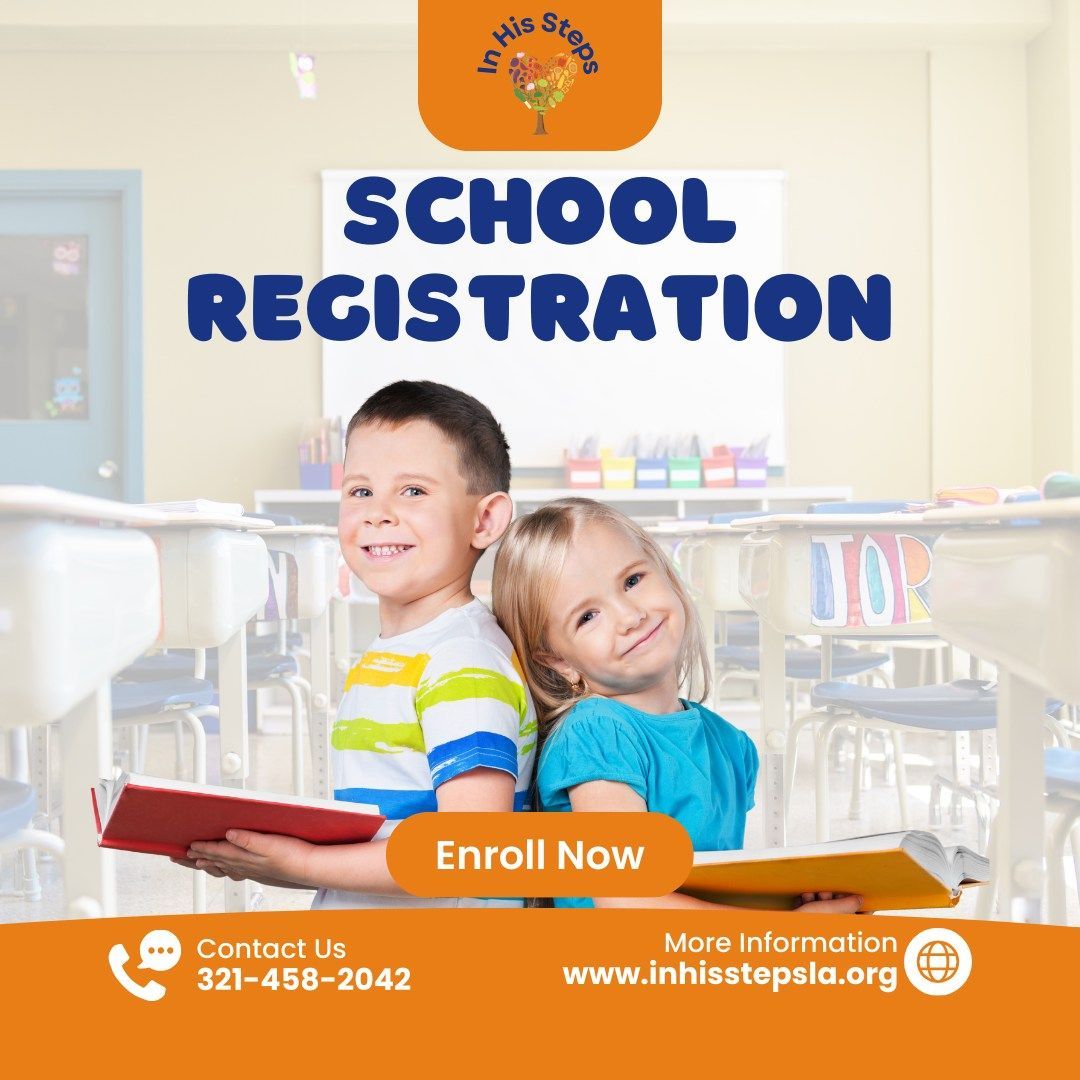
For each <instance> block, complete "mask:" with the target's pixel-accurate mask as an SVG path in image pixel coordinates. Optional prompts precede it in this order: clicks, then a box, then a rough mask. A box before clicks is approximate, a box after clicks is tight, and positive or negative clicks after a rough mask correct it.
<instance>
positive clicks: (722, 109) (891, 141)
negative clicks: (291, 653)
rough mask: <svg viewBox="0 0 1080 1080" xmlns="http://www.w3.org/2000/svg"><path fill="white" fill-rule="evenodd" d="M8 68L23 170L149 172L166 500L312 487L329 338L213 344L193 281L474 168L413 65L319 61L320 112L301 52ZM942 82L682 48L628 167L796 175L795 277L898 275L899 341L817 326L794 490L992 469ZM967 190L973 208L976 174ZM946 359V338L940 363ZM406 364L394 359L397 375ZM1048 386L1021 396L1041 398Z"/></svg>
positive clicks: (896, 488)
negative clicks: (941, 451)
mask: <svg viewBox="0 0 1080 1080" xmlns="http://www.w3.org/2000/svg"><path fill="white" fill-rule="evenodd" d="M1005 53H1008V50H1003V51H1002V53H1001V54H998V53H995V55H994V56H992V57H988V58H986V59H985V62H983V61H980V62H979V63H977V64H976V65H975V67H976V68H977V70H978V71H979V72H980V76H979V79H978V80H976V82H975V83H974V84H973V85H980V86H986V87H990V88H993V87H995V85H996V81H997V79H998V78H999V76H1001V75H1004V76H1005V81H1004V83H1003V84H1002V86H1001V87H998V88H997V89H995V90H994V97H993V102H994V106H995V108H997V107H998V106H1003V107H1004V108H1005V112H1006V115H1007V118H1008V140H1007V142H1006V150H1007V152H1008V153H1009V154H1011V153H1013V152H1014V151H1016V150H1017V146H1018V141H1019V140H1020V139H1021V134H1020V128H1019V127H1018V126H1017V121H1016V114H1017V112H1018V110H1019V111H1022V109H1023V101H1024V97H1023V94H1024V86H1023V65H1022V53H1021V54H1019V56H1020V59H1019V60H1018V59H1017V54H1016V53H1008V55H1004V54H1005ZM4 70H5V75H6V77H7V79H8V81H9V85H11V86H17V87H18V88H19V98H20V104H19V108H18V109H17V110H9V111H7V112H6V113H5V115H4V116H3V117H2V119H0V132H2V135H3V138H2V140H0V145H3V147H4V149H3V152H2V161H3V167H5V168H141V169H142V170H143V184H144V191H143V194H144V214H145V219H144V274H145V318H144V323H145V358H146V360H145V369H146V370H145V405H146V425H145V430H146V471H147V485H148V490H147V496H148V497H149V498H151V499H172V498H182V497H188V496H191V495H196V494H197V495H202V496H206V497H211V498H222V499H235V500H238V501H241V502H245V503H247V504H249V505H250V502H251V493H252V491H253V489H255V488H257V487H291V486H294V485H295V456H294V455H295V442H296V438H297V435H298V428H299V425H300V424H301V422H302V421H303V420H304V419H305V418H307V417H309V416H311V415H315V414H317V413H318V411H319V388H320V372H319V361H320V352H319V342H318V339H316V338H315V337H314V336H312V335H310V334H305V335H303V336H302V337H301V338H300V339H299V340H298V341H295V342H287V343H262V342H257V341H253V340H248V341H245V342H243V343H240V344H236V345H233V344H228V343H221V342H214V343H210V344H200V343H198V342H195V341H194V340H193V339H192V338H191V337H190V335H189V334H188V332H187V329H186V325H185V286H186V281H187V278H188V277H189V276H191V275H192V274H196V273H203V272H207V271H222V272H228V273H232V274H235V275H236V276H238V277H240V278H241V279H244V278H250V276H251V275H253V274H254V273H257V272H262V273H267V272H296V273H302V274H303V275H304V276H305V279H314V278H315V277H317V276H318V274H319V270H320V252H319V232H320V229H319V221H320V184H319V171H320V169H322V168H335V167H337V168H345V167H355V168H358V169H363V168H367V167H378V166H406V165H407V166H414V167H417V168H426V167H447V168H452V167H455V166H459V165H460V164H461V163H462V157H461V155H460V154H458V153H455V152H453V151H450V150H448V149H445V148H443V147H442V146H440V145H439V144H438V143H436V142H435V141H434V140H433V139H432V138H431V137H430V136H429V135H428V134H427V132H426V131H425V130H424V128H423V127H422V125H421V122H420V119H419V116H418V114H417V112H416V109H415V103H414V98H415V78H416V69H415V59H414V57H412V56H411V55H410V54H407V53H401V52H381V53H378V52H372V53H351V54H350V53H327V54H325V55H323V56H320V58H319V71H318V76H319V88H320V98H319V100H318V101H317V102H315V103H308V102H301V101H299V100H298V98H297V95H296V92H295V89H294V87H293V84H292V80H291V79H290V78H289V73H288V67H287V61H286V58H285V56H283V55H277V54H276V53H275V54H263V53H237V54H227V53H215V52H203V53H199V54H192V53H164V52H163V53H153V54H151V53H124V54H105V53H96V54H89V53H87V54H80V53H70V52H66V53H62V54H61V53H38V54H18V55H8V56H5V58H4ZM932 85H933V84H932V81H931V79H930V66H929V61H928V56H927V53H926V52H925V51H918V50H912V51H905V52H887V51H885V52H832V53H826V52H776V53H765V52H746V53H731V54H716V53H711V54H695V53H678V54H675V53H669V54H667V56H666V58H665V86H664V95H665V110H664V112H663V114H662V116H661V119H660V122H659V123H658V125H657V127H656V129H655V130H654V132H653V133H652V135H651V136H649V137H648V138H647V139H646V140H645V141H644V142H643V143H642V144H640V145H639V146H638V147H636V148H634V149H632V150H630V151H628V152H626V153H624V154H621V155H620V156H619V159H618V164H619V165H620V166H629V165H640V166H642V167H660V166H665V167H695V166H698V167H702V168H708V167H722V168H742V167H745V168H782V169H786V170H787V171H788V173H789V207H788V236H789V246H788V268H789V269H791V270H793V271H798V272H800V273H805V274H807V275H808V276H810V277H812V278H814V279H816V280H819V281H823V280H824V279H825V278H827V276H828V275H829V274H832V273H837V272H843V273H851V274H853V275H855V276H865V275H869V274H871V273H885V274H887V275H888V276H889V277H890V278H891V279H892V282H893V290H894V296H893V299H894V326H893V337H892V340H891V341H889V342H888V343H885V344H882V345H878V344H870V343H867V342H864V341H859V340H858V338H856V339H855V340H853V341H852V342H850V343H837V342H833V341H831V339H829V338H827V337H824V336H818V337H814V338H811V339H809V340H808V341H805V342H801V343H797V344H794V345H792V346H791V347H790V349H789V353H788V383H787V394H788V417H789V420H788V423H789V446H790V462H791V464H790V469H789V479H790V480H791V481H792V482H794V483H798V484H803V483H815V482H818V483H836V482H850V483H852V484H854V486H855V488H856V491H857V493H858V494H860V495H863V496H873V495H914V496H917V495H920V494H924V493H926V492H927V491H928V490H929V487H930V483H931V476H932V475H933V477H934V479H941V480H948V481H952V480H956V479H968V478H969V477H968V476H967V475H965V476H963V477H955V476H952V475H948V469H947V468H945V467H944V466H943V467H941V468H939V467H937V466H935V464H934V457H933V456H934V454H935V453H936V452H937V446H936V443H937V442H940V439H941V432H942V431H943V430H944V428H943V426H942V424H943V421H942V416H941V414H940V410H938V415H937V418H936V419H935V408H936V407H937V403H935V402H934V400H933V397H932V394H931V385H932V383H934V369H933V367H932V354H931V289H932V281H931V273H930V271H931V250H932V246H931V201H930V192H931V184H932V179H933V177H932V175H931V160H930V152H931V146H932V145H933V143H932V139H931V131H930V115H931V105H932V103H931V101H930V87H931V86H932ZM949 107H950V109H951V110H952V115H953V119H954V122H956V123H962V122H963V119H964V116H965V114H966V111H968V112H971V113H972V114H973V115H974V114H977V113H978V112H979V110H980V109H982V108H983V107H984V106H983V102H982V101H981V99H980V98H978V97H977V96H976V97H967V98H965V97H964V96H963V95H961V96H960V97H958V98H956V100H954V101H952V103H951V105H950V106H949ZM993 119H994V118H993V117H992V116H989V115H988V116H987V117H986V118H984V119H977V120H976V126H977V127H978V128H979V130H980V132H981V133H982V134H981V135H980V140H982V141H980V142H979V143H978V145H977V146H976V148H975V150H974V151H973V153H974V157H975V160H974V166H975V168H976V169H979V170H981V169H982V168H984V167H985V166H986V165H987V164H988V163H989V164H991V165H993V166H994V167H995V168H996V167H1000V166H1001V165H1002V160H1001V158H1002V156H1003V155H989V156H988V155H987V153H986V150H987V148H986V145H985V134H986V131H987V128H988V125H991V124H992V123H993ZM579 160H580V159H579V158H577V157H575V156H574V155H553V154H545V155H537V156H533V155H527V154H517V155H509V154H504V155H497V154H491V155H476V156H471V157H470V165H474V164H480V165H486V164H489V165H491V166H492V167H510V166H513V167H520V168H528V167H530V166H536V167H539V166H548V167H552V166H555V167H559V166H568V165H573V164H574V163H576V162H578V161H579ZM1024 160H1025V158H1024V156H1023V154H1022V153H1021V155H1020V158H1019V163H1018V164H1017V165H1016V166H1015V169H1014V170H1013V171H1011V172H1008V177H1009V182H1008V184H1006V185H1005V187H1004V189H1002V190H997V189H996V187H995V185H994V184H991V183H986V182H982V183H970V182H969V183H968V184H967V190H966V193H963V195H962V197H963V200H964V210H965V220H968V219H969V217H970V220H971V221H977V220H980V219H982V220H985V221H987V222H995V223H996V222H997V221H998V220H1000V219H999V215H1000V214H1001V213H1002V212H1003V211H1007V210H1009V209H1010V206H1011V204H1012V203H1013V202H1014V201H1016V200H1021V199H1022V200H1023V206H1024V208H1025V213H1026V206H1027V187H1026V184H1020V183H1019V182H1018V181H1017V180H1016V177H1015V175H1014V172H1015V170H1016V169H1018V170H1021V171H1023V162H1024ZM590 163H591V164H594V165H595V164H597V162H596V160H595V158H590ZM970 173H971V168H969V166H968V164H966V163H965V157H964V154H963V153H954V155H953V162H952V167H951V175H952V177H953V182H954V183H956V184H960V183H962V182H964V181H965V180H970ZM976 175H977V177H978V178H979V179H982V180H984V181H985V176H984V175H983V174H982V173H981V172H977V173H976ZM954 192H955V195H954V197H957V198H960V197H961V189H960V188H959V187H956V188H954ZM982 207H985V212H983V210H982V209H981V208H982ZM935 220H938V219H935ZM974 235H975V234H974V232H971V233H970V236H971V237H972V238H973V237H974ZM962 239H963V237H961V238H960V239H958V241H957V242H958V243H960V241H961V240H962ZM1026 243H1027V238H1026V233H1025V234H1024V235H1020V234H1016V235H1015V236H1012V238H1011V239H1010V240H1009V243H1008V244H1007V246H1006V251H1005V253H1006V254H1007V255H1008V256H1009V258H1010V259H1012V258H1014V257H1016V258H1020V257H1021V254H1022V252H1023V250H1024V245H1025V244H1026ZM955 250H956V251H957V252H959V251H961V250H963V249H962V248H961V247H957V248H956V249H955ZM971 254H972V252H971V250H967V255H968V256H969V257H970V256H971ZM935 265H937V264H936V263H935ZM1008 271H1009V268H1008V267H1006V272H1008ZM991 299H992V300H993V301H994V302H993V304H992V305H985V306H983V307H981V308H980V309H979V310H980V312H981V317H982V318H984V319H986V320H988V321H989V325H988V327H987V329H986V330H985V331H984V332H983V334H982V336H981V337H980V339H979V341H978V342H976V343H970V344H966V343H965V342H964V341H963V340H961V339H956V340H955V341H954V344H955V348H952V347H950V349H949V351H948V354H947V359H948V363H949V365H950V369H949V370H950V374H949V385H951V386H953V387H960V386H962V385H963V382H964V379H965V378H968V379H970V380H981V379H983V378H984V374H985V373H984V368H983V363H984V359H985V350H986V347H990V348H991V351H992V352H994V348H995V344H994V343H995V342H996V341H1000V342H1002V343H1004V344H1002V346H1001V348H1000V349H998V350H997V351H996V352H994V356H995V357H996V359H995V360H994V364H995V368H994V370H995V371H1004V370H1005V369H1006V367H1007V364H1006V362H1005V359H1004V358H1005V356H1006V354H1007V353H1008V354H1009V355H1013V354H1015V356H1016V358H1017V362H1018V363H1019V362H1020V361H1021V359H1022V341H1023V340H1024V338H1025V336H1026V335H1029V334H1030V327H1029V324H1028V315H1027V309H1026V307H1025V306H1024V305H1019V306H1014V305H1009V304H999V303H997V301H998V299H1000V294H999V293H994V294H993V296H992V297H991ZM965 310H973V308H971V307H970V305H969V307H968V308H967V309H965ZM945 359H946V354H944V353H943V351H942V350H940V349H935V350H934V352H933V363H934V364H941V363H943V362H945ZM357 362H358V363H362V362H364V359H363V345H362V342H361V343H359V344H358V345H357ZM394 374H395V373H394V371H393V370H392V368H391V367H389V366H388V367H387V370H386V372H385V375H386V378H387V379H388V380H389V379H391V378H392V377H393V376H394ZM1025 378H1027V376H1026V375H1023V374H1022V375H1020V376H1018V377H1017V379H1014V380H1013V382H1010V383H1009V384H1008V392H1009V393H1010V395H1011V394H1013V393H1014V392H1015V393H1018V394H1020V395H1021V399H1022V400H1027V401H1030V399H1031V398H1030V395H1031V390H1030V386H1027V387H1026V388H1025V386H1024V385H1023V384H1024V380H1025ZM934 385H938V384H936V383H934ZM984 389H985V393H986V396H987V397H988V398H989V397H991V396H992V392H991V391H992V388H991V387H989V386H984ZM1025 393H1026V394H1027V398H1024V397H1023V395H1024V394H1025ZM955 396H956V395H955V393H953V394H950V395H946V398H945V400H946V401H951V400H952V398H953V397H955ZM1025 415H1026V416H1028V417H1030V410H1026V413H1025ZM1027 424H1028V425H1029V426H1028V427H1027V428H1025V427H1024V424H1019V425H1014V426H1013V427H1010V428H1008V429H1007V430H1005V431H1004V432H1003V431H1002V430H1000V429H998V430H994V429H992V428H991V426H989V425H984V424H971V425H970V426H968V425H967V424H965V426H964V428H963V451H964V453H963V458H962V460H963V462H964V463H967V462H979V461H981V460H984V458H985V460H987V461H990V462H992V463H997V462H998V461H999V460H1006V461H1011V462H1014V463H1015V462H1021V463H1025V467H1030V419H1028V421H1027ZM932 432H935V433H936V434H935V435H934V438H933V439H932ZM1002 439H1004V440H1005V442H1006V443H1007V447H1006V449H1005V450H1002V449H1001V441H1002ZM1025 442H1026V445H1027V449H1025V450H1024V451H1023V452H1022V453H1019V454H1017V453H1013V449H1014V448H1015V447H1018V446H1020V444H1024V443H1025ZM943 460H946V461H949V460H951V459H943ZM958 460H959V459H958ZM1019 471H1022V470H1019ZM1012 475H1013V474H1012V473H1010V474H1009V476H1010V479H1011V478H1012ZM984 478H985V477H984V476H983V475H980V476H979V477H978V479H984Z"/></svg>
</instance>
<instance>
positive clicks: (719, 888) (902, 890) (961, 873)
mask: <svg viewBox="0 0 1080 1080" xmlns="http://www.w3.org/2000/svg"><path fill="white" fill-rule="evenodd" d="M989 879H990V863H989V861H988V860H987V859H986V858H984V857H983V856H982V855H979V854H977V853H976V852H974V851H971V850H970V849H969V848H965V847H945V846H943V845H942V843H941V841H940V840H938V838H937V837H936V836H934V835H932V834H931V833H927V832H918V831H915V830H909V831H907V832H892V833H880V834H878V835H875V836H858V837H855V838H853V839H850V840H834V841H832V842H830V843H827V844H807V845H805V846H801V847H786V848H764V849H761V850H759V851H698V852H695V854H694V866H693V869H692V870H691V871H690V876H689V877H688V878H687V879H686V882H685V883H684V884H683V886H682V889H681V890H680V891H681V892H685V893H689V894H690V895H691V896H696V897H699V898H700V899H703V900H712V901H714V902H715V903H719V904H731V905H733V906H735V907H749V908H767V909H774V910H790V909H793V908H795V907H796V906H797V901H798V898H799V896H800V894H802V893H804V892H834V893H849V894H852V893H853V894H857V895H859V896H861V897H862V898H863V906H862V907H861V908H860V909H859V910H860V911H890V910H892V911H897V910H900V911H903V910H908V909H912V908H947V907H954V906H955V905H956V904H957V903H959V901H960V895H961V891H962V890H963V889H964V888H965V887H967V886H969V885H984V884H986V882H987V881H989Z"/></svg>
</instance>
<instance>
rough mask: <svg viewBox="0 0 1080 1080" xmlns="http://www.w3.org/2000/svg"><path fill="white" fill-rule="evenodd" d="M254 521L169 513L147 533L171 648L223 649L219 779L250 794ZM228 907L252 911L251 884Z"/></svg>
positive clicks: (259, 565) (235, 885)
mask: <svg viewBox="0 0 1080 1080" xmlns="http://www.w3.org/2000/svg"><path fill="white" fill-rule="evenodd" d="M273 528H274V523H273V522H272V521H267V520H265V519H263V518H255V517H244V516H238V517H231V516H224V517H223V516H221V515H219V514H207V513H199V512H195V513H188V512H168V513H166V514H165V521H164V522H162V523H160V524H156V525H154V526H152V527H150V528H148V529H147V530H146V531H147V533H148V535H149V536H150V538H151V539H152V540H153V542H154V544H155V545H156V547H157V550H158V554H159V556H160V559H161V585H162V627H161V635H160V637H159V638H158V644H159V645H161V646H164V647H165V648H170V649H210V648H217V650H218V699H219V724H220V727H219V731H220V737H219V742H220V750H219V756H220V762H221V780H222V783H223V784H226V785H228V786H231V787H244V786H245V784H246V781H247V778H248V775H249V773H250V771H251V751H250V747H249V745H248V708H247V696H248V679H247V623H248V620H249V619H251V618H252V617H253V616H254V615H255V614H256V612H258V611H259V609H260V608H262V607H263V605H264V604H265V603H266V598H267V593H268V591H269V567H270V562H269V556H268V554H267V548H266V543H265V541H264V540H263V539H262V536H261V535H259V534H260V533H266V532H269V531H270V530H272V529H273ZM225 895H226V908H227V909H228V910H246V908H247V906H248V895H249V889H248V883H247V882H235V881H229V882H227V883H226V887H225Z"/></svg>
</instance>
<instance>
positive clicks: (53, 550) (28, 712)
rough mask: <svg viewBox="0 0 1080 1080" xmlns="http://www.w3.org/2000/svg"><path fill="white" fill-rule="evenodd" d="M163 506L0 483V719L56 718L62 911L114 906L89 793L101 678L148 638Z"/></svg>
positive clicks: (102, 722)
mask: <svg viewBox="0 0 1080 1080" xmlns="http://www.w3.org/2000/svg"><path fill="white" fill-rule="evenodd" d="M164 519H165V515H164V514H162V513H161V512H159V511H154V510H148V509H144V508H142V507H138V506H129V505H127V504H124V503H118V502H112V501H110V500H105V499H95V498H91V497H89V496H83V495H73V494H70V493H68V492H63V491H56V490H54V489H52V488H43V487H30V486H25V487H24V486H19V485H13V486H4V487H0V728H9V729H10V728H16V727H26V726H38V725H42V724H49V723H52V722H53V721H60V726H61V739H62V743H61V773H60V775H61V789H62V800H63V807H64V815H63V837H64V849H65V851H64V863H65V865H64V888H65V895H66V899H67V910H68V913H69V915H72V916H97V915H114V914H115V913H116V873H115V866H114V863H113V853H112V852H110V851H106V850H104V849H102V848H99V847H98V846H97V833H96V829H95V826H94V819H93V815H92V814H91V810H90V800H89V792H90V790H91V788H92V787H93V786H94V785H95V784H96V783H97V781H98V780H99V779H100V778H101V777H105V776H111V775H112V768H113V723H112V709H111V698H112V695H111V691H110V680H111V679H112V677H113V676H114V675H115V674H116V673H117V672H118V671H120V670H121V669H122V668H124V667H126V666H127V665H128V664H130V663H132V661H134V660H135V659H136V658H137V657H139V656H140V655H141V654H142V653H144V652H145V651H146V650H147V649H148V648H149V647H150V646H151V645H153V644H154V641H155V639H156V638H157V636H158V629H159V626H160V623H161V591H160V575H159V570H158V557H157V552H156V550H155V548H154V544H153V542H152V541H151V540H150V538H149V537H148V536H146V535H145V533H143V532H142V531H139V530H141V529H143V528H145V527H147V526H156V525H160V524H161V523H162V522H163V521H164Z"/></svg>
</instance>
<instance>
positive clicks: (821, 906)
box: [795, 892, 863, 915]
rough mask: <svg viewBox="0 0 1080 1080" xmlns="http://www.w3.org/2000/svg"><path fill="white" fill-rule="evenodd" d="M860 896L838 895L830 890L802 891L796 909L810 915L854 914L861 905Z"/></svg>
mask: <svg viewBox="0 0 1080 1080" xmlns="http://www.w3.org/2000/svg"><path fill="white" fill-rule="evenodd" d="M862 904H863V898H862V897H861V896H838V895H837V894H836V893H831V892H819V893H813V892H804V893H803V894H802V896H800V897H799V903H798V905H797V906H796V908H795V910H796V911H805V912H807V913H808V914H811V915H854V914H856V913H857V912H858V910H859V908H861V907H862Z"/></svg>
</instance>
